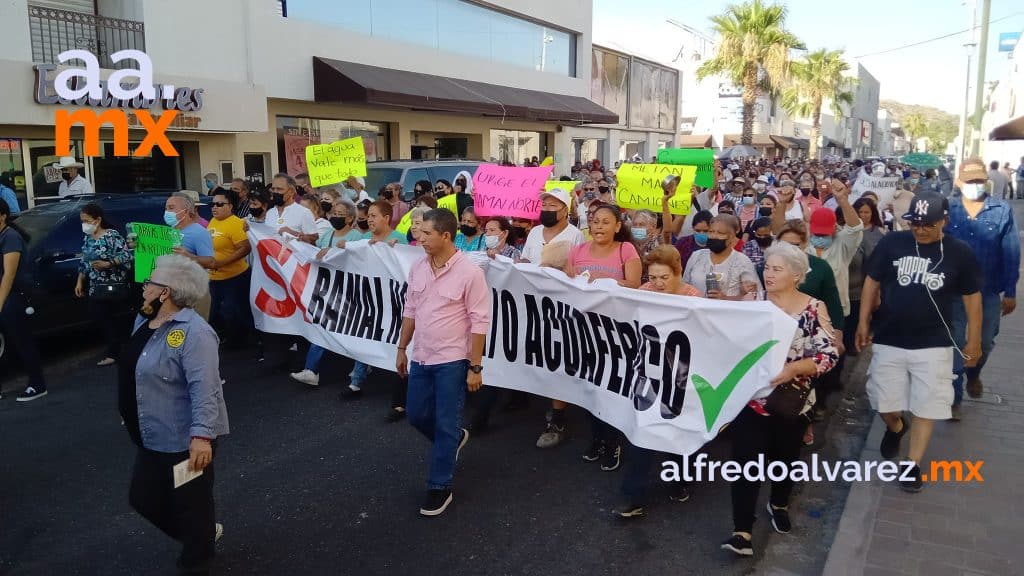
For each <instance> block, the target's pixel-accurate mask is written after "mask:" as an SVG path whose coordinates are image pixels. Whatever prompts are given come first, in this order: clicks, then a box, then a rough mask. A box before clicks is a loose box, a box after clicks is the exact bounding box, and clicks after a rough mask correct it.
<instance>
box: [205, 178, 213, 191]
mask: <svg viewBox="0 0 1024 576" xmlns="http://www.w3.org/2000/svg"><path fill="white" fill-rule="evenodd" d="M206 189H207V190H213V182H211V181H210V180H207V181H206Z"/></svg>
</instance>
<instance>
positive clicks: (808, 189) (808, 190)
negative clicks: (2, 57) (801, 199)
mask: <svg viewBox="0 0 1024 576" xmlns="http://www.w3.org/2000/svg"><path fill="white" fill-rule="evenodd" d="M812 190H813V188H812V187H810V186H801V187H800V193H801V194H803V195H804V196H807V195H808V194H810V193H811V191H812Z"/></svg>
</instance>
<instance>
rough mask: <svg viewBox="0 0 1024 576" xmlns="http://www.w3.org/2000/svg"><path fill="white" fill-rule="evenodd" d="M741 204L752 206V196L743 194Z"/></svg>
mask: <svg viewBox="0 0 1024 576" xmlns="http://www.w3.org/2000/svg"><path fill="white" fill-rule="evenodd" d="M743 205H744V206H753V205H754V197H753V196H744V197H743Z"/></svg>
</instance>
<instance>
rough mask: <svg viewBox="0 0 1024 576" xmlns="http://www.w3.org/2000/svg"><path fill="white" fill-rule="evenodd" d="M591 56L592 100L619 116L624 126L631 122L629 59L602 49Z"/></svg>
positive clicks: (596, 49) (593, 52)
mask: <svg viewBox="0 0 1024 576" xmlns="http://www.w3.org/2000/svg"><path fill="white" fill-rule="evenodd" d="M590 56H591V57H590V99H591V100H593V101H594V102H596V103H598V104H600V105H601V106H604V107H605V108H607V109H609V110H611V111H612V112H615V113H616V114H618V115H619V124H620V125H623V126H624V125H625V124H626V122H627V121H628V120H629V109H628V108H627V104H628V100H627V97H628V95H629V58H628V57H626V56H622V55H620V54H616V53H614V52H607V51H605V50H601V49H600V48H594V49H593V51H592V52H591V55H590Z"/></svg>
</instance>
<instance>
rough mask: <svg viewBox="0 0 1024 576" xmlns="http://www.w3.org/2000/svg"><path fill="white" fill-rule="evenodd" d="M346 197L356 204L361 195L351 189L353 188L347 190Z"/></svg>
mask: <svg viewBox="0 0 1024 576" xmlns="http://www.w3.org/2000/svg"><path fill="white" fill-rule="evenodd" d="M345 196H346V197H347V198H348V199H349V200H351V201H353V202H355V200H356V198H358V197H359V193H358V192H356V191H355V190H353V189H351V188H348V189H346V190H345Z"/></svg>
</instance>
